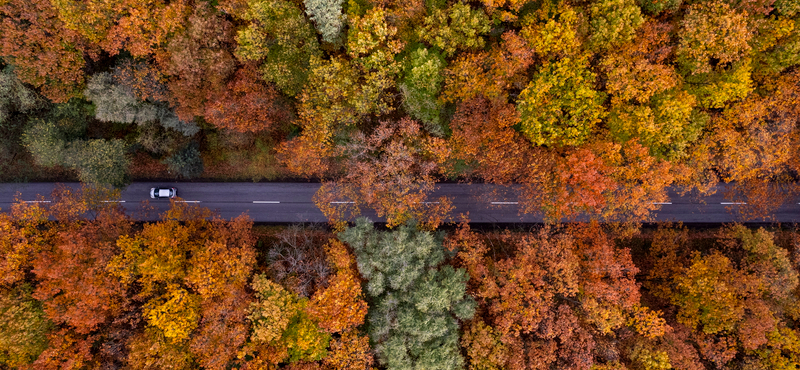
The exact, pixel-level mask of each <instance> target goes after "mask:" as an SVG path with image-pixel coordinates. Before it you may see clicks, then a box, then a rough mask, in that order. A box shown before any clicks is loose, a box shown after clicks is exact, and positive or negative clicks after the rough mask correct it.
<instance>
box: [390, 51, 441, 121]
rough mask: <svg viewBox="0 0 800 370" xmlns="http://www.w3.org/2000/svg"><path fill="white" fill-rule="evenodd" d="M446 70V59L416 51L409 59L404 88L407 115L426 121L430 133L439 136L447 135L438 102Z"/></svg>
mask: <svg viewBox="0 0 800 370" xmlns="http://www.w3.org/2000/svg"><path fill="white" fill-rule="evenodd" d="M444 67H445V62H444V58H443V57H442V56H441V55H439V53H437V52H436V51H434V50H429V49H425V48H419V49H416V50H414V51H412V52H411V53H410V54H409V56H408V57H407V62H406V70H405V77H404V78H403V83H402V84H401V85H400V90H401V91H402V92H403V97H404V99H403V107H404V108H405V110H406V112H408V114H409V115H410V116H411V117H413V118H415V119H418V120H420V121H422V123H423V124H424V125H425V127H426V128H427V129H428V132H430V133H432V134H434V135H437V136H442V135H444V129H443V128H442V126H441V121H442V119H441V116H440V115H441V112H440V111H441V109H442V107H441V105H440V104H439V102H438V101H437V99H436V97H437V95H438V94H439V89H440V88H441V84H442V80H443V78H442V70H443V69H444Z"/></svg>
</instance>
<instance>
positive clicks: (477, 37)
mask: <svg viewBox="0 0 800 370" xmlns="http://www.w3.org/2000/svg"><path fill="white" fill-rule="evenodd" d="M489 29H490V25H489V17H488V16H486V13H484V11H483V10H482V9H472V7H470V6H469V5H468V4H466V3H462V2H456V3H454V4H453V5H452V6H451V7H450V8H449V9H447V10H444V9H439V8H434V9H433V11H432V12H431V13H430V15H428V16H427V17H425V23H424V26H423V27H422V28H421V29H420V31H419V37H420V38H421V39H422V40H424V41H425V42H427V43H428V44H430V45H431V46H435V47H437V48H439V49H441V50H442V51H443V52H444V54H445V55H446V56H452V55H454V54H455V52H456V51H459V50H475V49H480V48H482V47H483V45H484V43H485V41H484V39H483V35H485V34H487V33H489Z"/></svg>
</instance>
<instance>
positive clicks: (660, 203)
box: [652, 202, 672, 204]
mask: <svg viewBox="0 0 800 370" xmlns="http://www.w3.org/2000/svg"><path fill="white" fill-rule="evenodd" d="M652 204H672V202H654V203H652Z"/></svg>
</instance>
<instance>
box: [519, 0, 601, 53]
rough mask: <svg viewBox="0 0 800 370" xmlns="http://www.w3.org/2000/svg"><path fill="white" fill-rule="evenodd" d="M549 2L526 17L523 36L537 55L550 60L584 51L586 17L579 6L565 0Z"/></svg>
mask: <svg viewBox="0 0 800 370" xmlns="http://www.w3.org/2000/svg"><path fill="white" fill-rule="evenodd" d="M547 5H548V6H543V7H542V8H540V9H539V10H537V11H536V12H532V13H530V14H529V15H528V16H526V17H523V19H522V22H521V23H522V24H523V27H522V30H521V32H520V34H521V35H522V37H523V38H525V40H526V41H527V42H528V45H530V47H531V48H533V50H535V51H536V53H537V54H539V55H541V56H543V57H546V58H547V59H553V58H554V57H564V56H569V57H573V56H576V55H578V54H580V52H581V50H582V43H583V37H582V35H581V33H580V31H579V28H580V27H581V26H582V25H583V24H585V22H586V20H585V19H584V18H583V17H582V16H581V13H580V12H579V11H578V10H577V9H575V8H573V7H571V6H569V5H567V4H565V3H559V5H558V6H553V4H550V3H548V4H547Z"/></svg>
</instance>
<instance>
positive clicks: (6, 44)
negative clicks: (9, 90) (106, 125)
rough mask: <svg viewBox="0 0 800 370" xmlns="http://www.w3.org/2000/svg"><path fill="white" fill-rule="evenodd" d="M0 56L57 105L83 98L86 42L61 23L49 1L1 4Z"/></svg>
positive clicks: (21, 78) (15, 71)
mask: <svg viewBox="0 0 800 370" xmlns="http://www.w3.org/2000/svg"><path fill="white" fill-rule="evenodd" d="M0 15H2V24H0V30H1V31H0V55H3V58H4V59H5V60H6V61H7V62H9V63H10V64H12V65H14V66H15V70H14V73H15V74H16V75H17V77H18V78H19V79H20V80H21V81H22V82H25V83H29V84H31V85H33V86H35V87H38V88H40V89H41V92H42V95H44V96H45V97H47V98H49V99H50V100H52V101H54V102H56V103H64V102H66V101H68V100H69V99H70V98H73V97H79V96H80V94H81V91H82V90H83V84H84V72H83V67H84V65H85V64H86V62H85V60H84V57H83V53H84V50H86V49H88V48H86V45H85V42H84V40H82V39H81V37H80V36H79V35H78V34H77V33H76V32H74V31H72V30H70V29H68V27H66V25H65V24H64V23H63V22H62V21H61V20H59V18H58V12H57V10H56V9H55V8H54V7H53V6H52V5H51V3H50V2H49V1H46V0H36V1H27V2H17V1H8V2H3V3H2V4H0Z"/></svg>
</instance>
